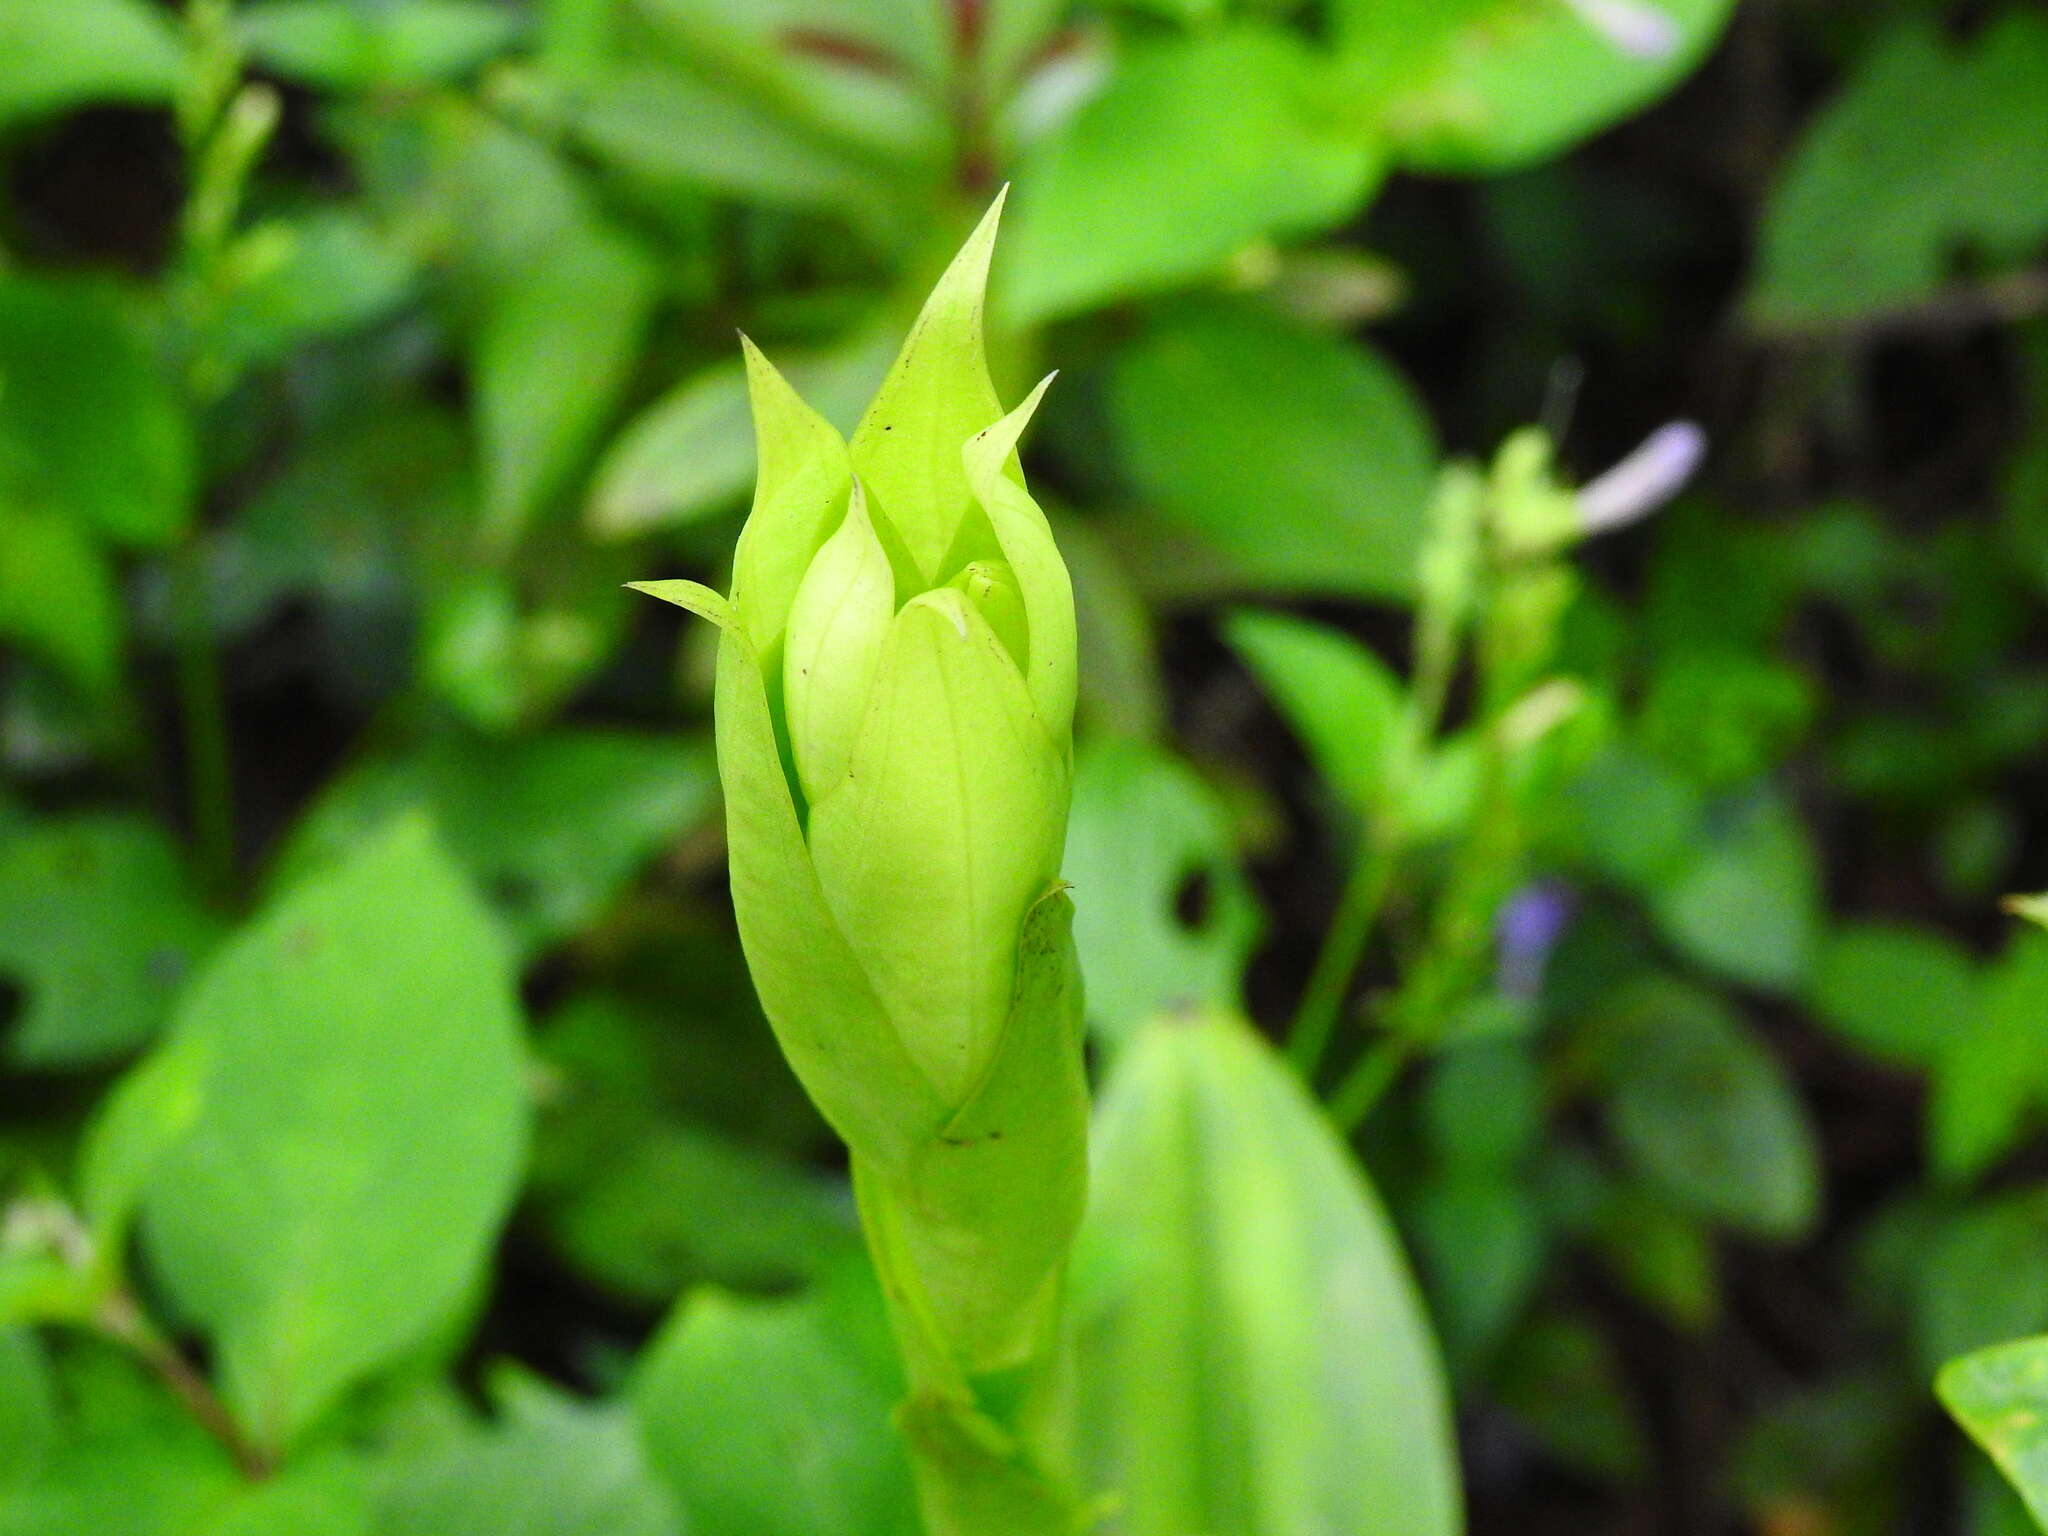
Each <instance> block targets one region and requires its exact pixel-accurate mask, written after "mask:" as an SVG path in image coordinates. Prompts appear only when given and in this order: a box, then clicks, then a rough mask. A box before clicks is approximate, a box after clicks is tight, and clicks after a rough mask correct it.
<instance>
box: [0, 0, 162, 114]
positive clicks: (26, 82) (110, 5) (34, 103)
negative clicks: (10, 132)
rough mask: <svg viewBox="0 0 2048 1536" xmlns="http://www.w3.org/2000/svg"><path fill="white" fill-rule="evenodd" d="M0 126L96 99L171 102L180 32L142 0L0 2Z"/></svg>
mask: <svg viewBox="0 0 2048 1536" xmlns="http://www.w3.org/2000/svg"><path fill="white" fill-rule="evenodd" d="M0 57H4V58H5V59H6V60H7V69H6V71H5V72H4V74H0V128H11V127H13V126H14V125H15V124H16V123H18V122H22V121H25V120H27V119H29V118H34V117H44V116H50V115H54V114H56V113H59V112H68V111H70V110H71V109H72V108H73V107H78V106H84V105H86V104H87V103H89V102H96V101H120V102H131V103H134V104H136V105H148V104H153V103H157V102H164V101H169V100H170V99H171V97H172V96H173V95H174V94H175V93H176V91H177V89H178V86H179V83H180V82H181V80H182V79H183V78H184V72H185V60H184V56H183V50H182V49H181V48H180V46H179V43H178V35H177V33H176V31H175V30H174V29H173V28H172V25H171V22H170V19H169V18H168V17H166V16H165V15H164V13H163V11H162V10H161V9H159V8H158V7H156V6H153V5H149V4H146V3H145V0H65V3H64V4H62V5H51V4H50V3H49V0H0Z"/></svg>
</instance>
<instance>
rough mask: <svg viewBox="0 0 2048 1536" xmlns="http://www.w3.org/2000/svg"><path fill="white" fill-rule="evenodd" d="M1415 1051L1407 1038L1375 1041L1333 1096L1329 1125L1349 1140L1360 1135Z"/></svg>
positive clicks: (1331, 1098)
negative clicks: (1362, 1128)
mask: <svg viewBox="0 0 2048 1536" xmlns="http://www.w3.org/2000/svg"><path fill="white" fill-rule="evenodd" d="M1415 1051H1416V1042H1415V1041H1414V1040H1413V1039H1412V1038H1411V1037H1409V1036H1407V1035H1385V1036H1382V1037H1381V1038H1380V1039H1379V1040H1377V1041H1375V1042H1374V1043H1373V1044H1372V1045H1371V1046H1370V1047H1368V1048H1367V1050H1366V1053H1365V1054H1364V1055H1363V1056H1361V1057H1359V1058H1358V1061H1357V1062H1356V1064H1354V1065H1353V1066H1352V1068H1351V1070H1350V1071H1349V1072H1347V1073H1345V1074H1344V1077H1343V1080H1342V1081H1341V1082H1339V1083H1338V1084H1337V1091H1336V1092H1335V1093H1333V1094H1331V1095H1330V1106H1329V1117H1330V1123H1331V1124H1332V1125H1334V1126H1336V1128H1337V1130H1338V1131H1339V1132H1340V1133H1341V1134H1343V1135H1344V1136H1347V1137H1348V1136H1350V1135H1352V1134H1353V1133H1354V1132H1355V1131H1357V1129H1358V1128H1359V1127H1360V1126H1361V1125H1363V1124H1365V1122H1366V1120H1367V1118H1368V1117H1369V1116H1370V1115H1371V1114H1372V1112H1373V1110H1374V1109H1376V1108H1378V1106H1379V1102H1380V1100H1381V1099H1383V1098H1385V1097H1386V1095H1387V1090H1388V1089H1390V1088H1392V1087H1393V1086H1394V1084H1395V1083H1396V1082H1397V1081H1398V1080H1399V1079H1400V1076H1401V1069H1402V1068H1403V1067H1405V1066H1407V1065H1408V1063H1409V1061H1410V1059H1412V1058H1413V1057H1414V1055H1415Z"/></svg>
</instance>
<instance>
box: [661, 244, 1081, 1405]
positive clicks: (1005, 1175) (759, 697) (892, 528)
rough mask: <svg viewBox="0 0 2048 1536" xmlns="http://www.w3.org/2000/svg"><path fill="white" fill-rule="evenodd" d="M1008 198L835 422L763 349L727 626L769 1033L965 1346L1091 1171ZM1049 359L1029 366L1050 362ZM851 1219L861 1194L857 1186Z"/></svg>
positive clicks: (1060, 567) (1039, 1257) (739, 822)
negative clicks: (1011, 370)
mask: <svg viewBox="0 0 2048 1536" xmlns="http://www.w3.org/2000/svg"><path fill="white" fill-rule="evenodd" d="M996 217H997V215H996V213H995V212H993V211H992V212H991V214H990V215H989V217H988V219H986V220H985V221H984V222H983V224H982V226H981V227H980V228H979V229H978V230H977V231H976V232H975V234H974V236H973V237H972V238H971V239H970V240H969V241H968V243H967V245H966V247H965V248H964V249H963V250H962V251H961V253H960V255H959V256H958V257H957V258H956V259H955V261H954V263H953V265H952V267H951V268H950V269H949V270H948V271H947V273H946V275H945V276H944V277H943V278H942V279H941V281H940V283H939V285H938V287H937V289H936V290H935V291H934V292H933V294H932V296H931V298H930V300H929V301H928V303H927V304H926V306H925V309H924V312H923V314H922V315H921V316H920V317H919V319H918V321H917V324H916V326H915V328H914V329H913V330H912V332H911V334H910V337H909V339H908V341H907V342H906V343H905V344H904V348H903V351H902V354H901V356H900V357H899V358H898V359H897V361H896V364H895V366H894V367H893V368H892V370H891V371H890V374H889V376H888V378H887V380H886V381H885V382H884V383H883V385H882V388H881V390H880V392H879V393H878V394H877V396H876V398H875V400H874V402H873V404H872V405H871V406H870V407H869V409H868V412H867V414H866V416H865V418H864V419H863V420H862V422H861V424H860V427H859V428H858V430H857V431H856V432H855V433H854V436H853V439H852V441H851V443H850V444H849V443H848V442H846V441H844V440H842V439H841V437H840V436H839V434H838V432H837V431H835V430H834V429H833V427H832V426H831V425H830V424H829V423H827V422H826V421H825V420H824V419H823V418H822V417H820V416H819V415H818V414H817V413H816V412H815V411H813V410H811V409H810V408H809V407H808V406H806V405H805V404H804V403H803V402H802V401H801V400H799V399H798V398H797V396H796V394H795V393H794V391H793V390H791V388H790V386H789V385H788V383H787V382H786V381H785V380H784V379H783V378H782V376H781V375H780V374H779V373H777V372H776V370H775V369H774V367H773V366H772V365H771V364H770V363H769V362H768V361H767V359H766V358H765V357H763V356H762V355H761V353H760V352H759V351H758V350H756V349H755V348H754V347H753V346H752V345H751V344H748V346H747V370H748V380H749V386H750V390H751V394H752V399H753V406H754V420H755V432H756V438H757V442H758V445H759V460H760V470H759V484H758V486H757V489H756V494H755V499H754V505H753V510H752V512H751V514H750V515H749V517H748V520H747V524H746V527H745V530H744V531H743V533H742V534H741V536H740V542H739V547H738V550H737V552H736V555H735V559H734V572H733V588H732V594H731V596H730V598H720V597H719V596H718V595H717V594H716V593H713V592H711V591H709V590H708V589H705V588H702V587H698V586H695V585H694V584H692V583H686V582H651V583H642V584H638V585H640V586H641V587H642V589H643V590H646V591H649V592H652V593H653V594H654V595H656V596H658V597H663V598H666V599H668V600H670V601H674V602H678V603H681V604H683V605H684V606H686V607H689V608H691V609H693V610H695V611H697V612H699V613H702V614H704V615H706V616H707V617H710V618H713V619H715V620H716V621H717V622H718V623H719V624H720V625H721V626H722V627H723V629H724V635H723V637H722V639H721V643H720V654H719V672H718V689H717V714H718V756H719V772H720V776H721V778H722V779H723V781H724V785H725V792H726V803H727V821H728V829H729V843H730V849H731V854H730V858H731V868H732V885H733V903H734V907H735V910H736V912H737V915H738V918H739V926H740V937H741V940H742V943H743V944H744V946H745V948H746V951H747V958H748V963H749V966H750V968H751V969H752V971H753V975H754V980H755V985H756V987H757V989H758V990H759V992H760V995H761V1000H762V1003H763V1006H764V1008H765V1010H766V1012H767V1014H768V1016H769V1019H770V1021H771V1022H772V1023H773V1024H774V1026H775V1029H776V1032H777V1035H778V1037H779V1039H780V1041H781V1043H782V1046H783V1049H784V1052H785V1053H786V1054H787V1055H788V1057H789V1059H790V1062H791V1064H792V1065H793V1066H794V1067H795V1069H796V1071H797V1073H798V1075H799V1076H800V1077H801V1078H802V1080H803V1082H804V1085H805V1087H806V1088H807V1089H808V1091H809V1092H810V1094H811V1096H812V1097H813V1098H814V1099H815V1100H816V1102H817V1103H818V1105H819V1107H820V1109H821V1110H823V1112H824V1113H825V1115H826V1117H827V1118H828V1119H829V1120H830V1121H831V1122H832V1124H833V1126H834V1127H835V1128H836V1129H837V1130H838V1131H839V1133H840V1134H841V1135H842V1136H843V1137H844V1138H845V1139H846V1141H847V1143H848V1145H849V1146H850V1147H851V1148H852V1150H853V1153H854V1158H855V1164H856V1172H857V1175H858V1176H859V1179H860V1181H861V1185H862V1198H863V1205H864V1207H871V1206H872V1205H873V1204H874V1203H875V1202H876V1201H877V1200H880V1201H882V1202H883V1203H885V1204H886V1205H887V1207H888V1210H887V1213H886V1225H888V1227H889V1228H890V1231H889V1233H888V1234H886V1235H885V1236H884V1237H878V1243H880V1242H883V1241H897V1242H900V1243H901V1244H902V1245H904V1247H905V1251H906V1255H907V1257H906V1259H905V1264H906V1266H907V1268H908V1269H909V1270H910V1271H912V1272H914V1273H915V1275H916V1280H917V1284H918V1285H919V1286H920V1287H921V1289H922V1290H923V1292H924V1297H923V1300H924V1302H925V1303H926V1310H927V1311H928V1312H929V1314H930V1315H931V1316H932V1317H934V1318H935V1319H936V1326H937V1327H938V1329H939V1331H940V1332H941V1334H942V1335H944V1338H943V1341H942V1342H943V1347H945V1348H946V1349H947V1350H948V1351H949V1352H952V1353H954V1354H957V1355H959V1356H960V1357H961V1359H962V1362H963V1364H966V1365H969V1366H971V1367H972V1368H974V1369H984V1368H996V1367H999V1366H1001V1365H1004V1364H1006V1363H1014V1362H1015V1360H1016V1359H1019V1358H1022V1357H1024V1356H1026V1355H1028V1354H1029V1353H1031V1352H1032V1350H1033V1349H1035V1348H1036V1347H1037V1346H1038V1344H1039V1343H1041V1342H1042V1340H1041V1339H1039V1338H1038V1337H1037V1336H1036V1335H1037V1331H1038V1330H1040V1329H1041V1327H1042V1325H1043V1323H1044V1321H1045V1319H1046V1317H1047V1316H1048V1315H1049V1313H1048V1311H1047V1308H1046V1307H1045V1306H1043V1305H1041V1303H1042V1301H1043V1300H1044V1298H1045V1297H1046V1295H1047V1294H1048V1293H1049V1292H1050V1290H1051V1289H1052V1285H1053V1279H1054V1277H1055V1276H1056V1273H1057V1271H1058V1268H1059V1265H1060V1263H1061V1261H1062V1259H1063V1257H1064V1254H1065V1250H1066V1246H1067V1243H1068V1241H1069V1240H1070V1238H1071V1235H1072V1230H1073V1226H1074V1224H1075V1222H1076V1221H1077V1220H1078V1217H1079V1211H1080V1205H1081V1202H1082V1198H1083V1191H1084V1187H1085V1172H1086V1169H1085V1121H1086V1089H1085V1082H1084V1079H1083V1077H1082V1070H1081V1059H1080V1040H1079V1005H1080V998H1079V989H1078V979H1077V976H1076V972H1075V969H1074V965H1073V959H1072V946H1071V940H1070V938H1069V936H1068V931H1067V930H1068V924H1069V919H1070V915H1071V908H1070V907H1069V905H1068V904H1067V901H1066V898H1065V896H1064V894H1063V892H1062V888H1061V887H1060V885H1059V868H1060V857H1061V853H1062V849H1063V845H1064V841H1065V833H1066V822H1067V807H1068V799H1069V785H1070V779H1071V771H1072V756H1073V749H1072V724H1073V713H1074V694H1075V630H1074V605H1073V592H1072V587H1071V585H1070V583H1069V581H1068V577H1067V571H1066V567H1065V565H1064V564H1063V562H1062V561H1061V559H1060V555H1059V551H1058V549H1057V547H1056V546H1055V544H1054V542H1053V537H1052V532H1051V528H1050V526H1049V525H1048V524H1047V521H1046V518H1045V515H1044V513H1043V512H1042V511H1040V510H1039V508H1038V506H1037V504H1036V503H1035V502H1033V500H1032V499H1031V496H1030V494H1029V493H1028V491H1027V490H1026V489H1025V486H1024V481H1023V475H1022V472H1021V470H1020V469H1019V467H1018V464H1017V459H1016V446H1017V441H1018V438H1019V437H1020V436H1021V435H1022V433H1023V431H1024V428H1025V426H1026V424H1027V423H1028V422H1029V420H1030V418H1031V415H1032V412H1033V411H1034V410H1035V408H1036V407H1037V404H1038V401H1039V399H1040V397H1041V396H1042V394H1043V393H1044V390H1045V385H1044V384H1041V385H1040V386H1039V388H1038V389H1037V390H1036V391H1034V392H1033V393H1032V395H1031V396H1030V397H1029V398H1028V399H1027V400H1025V401H1024V403H1023V404H1022V405H1020V406H1019V407H1018V408H1017V409H1016V410H1014V411H1011V412H1009V413H1008V414H1005V413H1004V411H1003V409H1002V406H1001V404H1000V402H999V401H998V399H997V397H996V393H995V389H994V386H993V384H992V383H991V382H990V379H989V375H988V369H987V365H986V362H985V359H984V356H983V340H982V310H983V290H984V286H985V282H986V277H987V271H988V262H989V255H990V250H991V247H992V245H993V242H994V238H995V227H996ZM1048 382H1049V381H1048ZM869 1215H870V1221H871V1224H872V1223H873V1221H874V1220H875V1212H874V1211H873V1210H872V1209H870V1211H869Z"/></svg>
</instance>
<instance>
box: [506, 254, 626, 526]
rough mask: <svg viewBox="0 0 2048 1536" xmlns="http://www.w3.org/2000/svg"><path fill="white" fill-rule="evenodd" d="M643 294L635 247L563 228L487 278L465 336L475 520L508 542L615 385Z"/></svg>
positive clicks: (558, 480)
mask: <svg viewBox="0 0 2048 1536" xmlns="http://www.w3.org/2000/svg"><path fill="white" fill-rule="evenodd" d="M654 298H655V274H654V269H653V266H652V265H651V263H650V262H649V261H648V259H647V257H646V256H645V255H643V254H642V253H641V252H640V250H639V249H638V248H637V247H636V246H634V245H633V244H631V243H630V242H628V241H627V240H625V239H624V238H623V237H622V236H620V235H617V234H615V233H613V232H612V231H611V230H609V229H607V228H605V227H603V226H602V225H600V224H598V223H596V222H595V221H594V220H586V221H579V222H577V223H573V224H571V225H569V226H568V227H566V228H564V229H563V230H561V231H560V232H559V235H558V237H557V238H556V239H555V240H553V241H551V242H550V248H549V249H548V250H547V251H546V252H544V253H541V252H536V253H535V259H534V260H533V261H532V263H531V264H530V265H528V266H526V267H525V268H524V269H523V270H521V271H520V272H518V273H517V274H508V275H504V276H501V277H500V278H499V279H498V280H497V281H495V282H493V283H492V284H491V285H490V287H489V290H488V292H487V294H486V297H485V299H484V306H483V317H482V320H481V323H480V324H479V326H478V328H477V332H476V335H475V336H474V338H473V341H472V352H471V368H472V370H473V372H474V375H475V379H476V390H477V429H478V431H479V433H480V434H481V436H482V454H483V464H484V496H485V518H486V520H487V522H488V525H489V526H490V527H491V528H492V529H493V530H494V532H495V534H496V535H497V536H498V537H499V538H501V539H504V540H506V541H508V542H509V541H511V540H512V539H513V538H515V537H516V535H517V534H518V533H519V532H520V531H521V530H523V529H524V528H525V527H526V525H527V524H528V523H529V522H530V521H531V520H532V519H533V518H534V517H535V516H536V515H537V514H538V513H539V512H540V511H541V509H542V508H543V507H544V506H545V505H546V504H547V503H548V501H549V500H550V499H551V498H552V497H553V496H554V495H555V494H556V493H557V492H558V491H559V490H560V489H561V488H562V485H563V482H564V481H565V480H566V478H567V477H568V476H569V474H570V473H571V472H572V471H573V470H574V469H575V468H576V467H577V465H578V463H579V461H580V460H581V458H582V456H583V455H584V453H585V452H587V451H588V449H589V448H590V446H591V445H592V443H593V441H594V440H595V438H596V435H597V432H598V430H599V429H600V428H601V427H602V426H603V424H604V421H605V418H606V417H607V416H608V415H609V414H610V411H611V408H612V405H613V402H614V401H615V400H616V399H617V397H618V395H619V392H620V391H621V390H622V389H623V388H624V386H625V383H626V379H627V377H628V374H629V372H630V370H631V368H632V365H633V362H634V359H635V357H636V356H637V354H638V351H639V346H640V337H641V332H642V331H643V330H644V328H645V326H646V322H647V318H648V315H649V313H650V312H651V310H652V308H653V304H654Z"/></svg>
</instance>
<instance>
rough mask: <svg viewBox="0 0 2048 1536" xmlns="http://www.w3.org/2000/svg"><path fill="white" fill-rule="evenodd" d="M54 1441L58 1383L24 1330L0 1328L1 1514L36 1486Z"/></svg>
mask: <svg viewBox="0 0 2048 1536" xmlns="http://www.w3.org/2000/svg"><path fill="white" fill-rule="evenodd" d="M56 1442H57V1395H56V1384H55V1383H54V1382H53V1381H52V1380H51V1379H50V1367H49V1363H48V1362H47V1361H46V1360H45V1359H44V1357H43V1346H42V1343H41V1341H40V1340H38V1339H37V1337H36V1335H35V1334H34V1333H33V1332H31V1331H30V1330H28V1329H26V1328H7V1329H0V1509H4V1508H5V1507H6V1500H7V1498H8V1496H9V1495H11V1494H13V1493H15V1492H16V1491H17V1490H18V1489H20V1488H21V1487H23V1486H24V1485H26V1484H28V1483H31V1482H33V1481H34V1479H35V1476H36V1473H37V1472H38V1471H40V1470H41V1468H42V1464H43V1459H44V1457H46V1456H47V1455H49V1453H50V1450H51V1448H52V1447H53V1446H54V1445H55V1444H56Z"/></svg>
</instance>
